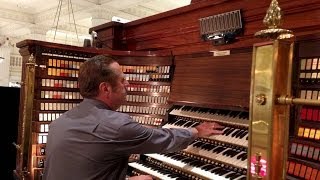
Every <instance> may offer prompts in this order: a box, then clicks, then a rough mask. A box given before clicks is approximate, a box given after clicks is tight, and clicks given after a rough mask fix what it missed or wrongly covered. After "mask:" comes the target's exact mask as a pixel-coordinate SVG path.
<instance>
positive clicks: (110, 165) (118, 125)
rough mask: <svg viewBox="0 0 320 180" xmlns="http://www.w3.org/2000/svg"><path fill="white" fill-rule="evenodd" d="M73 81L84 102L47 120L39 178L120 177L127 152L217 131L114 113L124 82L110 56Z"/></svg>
mask: <svg viewBox="0 0 320 180" xmlns="http://www.w3.org/2000/svg"><path fill="white" fill-rule="evenodd" d="M78 80H79V88H80V94H81V95H82V96H83V97H84V100H83V101H82V102H81V103H80V104H79V106H77V107H75V108H73V109H71V110H69V111H67V112H66V113H64V114H63V115H62V116H60V117H59V118H58V119H56V120H55V121H53V122H52V123H51V124H50V130H49V135H48V142H47V145H46V162H45V169H44V180H91V179H98V180H104V179H112V180H118V179H125V177H126V170H127V166H128V157H129V156H130V154H144V153H161V152H172V151H178V150H182V149H184V148H186V147H187V146H188V145H189V144H190V143H191V142H192V141H194V140H195V138H197V137H206V136H210V135H213V134H220V133H221V131H218V130H216V128H219V127H220V126H219V125H218V124H215V123H203V124H201V125H199V126H197V127H195V128H191V129H161V128H157V129H156V128H147V127H145V126H142V125H141V124H139V123H137V122H135V121H134V120H132V118H131V117H130V116H129V115H127V114H124V113H120V112H117V111H115V110H116V109H118V108H119V107H120V105H121V104H122V103H124V102H125V100H126V87H127V86H128V85H129V83H128V81H126V79H125V77H124V74H123V72H122V71H121V69H120V66H119V64H118V63H117V62H116V61H115V60H114V59H113V58H111V57H106V56H103V55H99V56H95V57H93V58H91V59H89V60H88V61H86V62H85V63H84V64H83V65H82V66H81V67H80V71H79V79H78ZM129 179H131V180H134V179H145V180H147V179H151V177H150V176H147V175H144V176H135V177H130V178H129Z"/></svg>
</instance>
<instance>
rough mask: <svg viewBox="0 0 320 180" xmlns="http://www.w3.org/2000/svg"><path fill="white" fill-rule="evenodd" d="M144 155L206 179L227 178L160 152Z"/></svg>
mask: <svg viewBox="0 0 320 180" xmlns="http://www.w3.org/2000/svg"><path fill="white" fill-rule="evenodd" d="M145 155H146V156H149V157H152V158H154V159H156V160H159V161H163V162H166V163H168V164H170V165H173V166H177V167H179V168H182V169H184V170H186V171H190V172H193V173H195V174H197V175H199V176H203V177H205V178H208V179H219V180H225V179H227V178H225V177H222V176H219V175H217V174H214V173H212V172H209V171H206V170H203V169H201V168H198V167H194V166H190V165H188V164H187V163H184V162H181V161H177V160H175V159H173V158H170V157H167V156H165V155H161V154H145Z"/></svg>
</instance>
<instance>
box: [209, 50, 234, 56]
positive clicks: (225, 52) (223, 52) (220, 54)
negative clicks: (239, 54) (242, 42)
mask: <svg viewBox="0 0 320 180" xmlns="http://www.w3.org/2000/svg"><path fill="white" fill-rule="evenodd" d="M212 52H213V56H228V55H230V50H224V51H212Z"/></svg>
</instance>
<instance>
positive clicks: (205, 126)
mask: <svg viewBox="0 0 320 180" xmlns="http://www.w3.org/2000/svg"><path fill="white" fill-rule="evenodd" d="M223 128H224V126H221V125H220V124H218V123H215V122H210V123H209V122H204V123H201V124H200V125H198V126H196V127H195V129H197V131H198V137H209V136H211V135H219V134H222V133H223V132H222V129H223Z"/></svg>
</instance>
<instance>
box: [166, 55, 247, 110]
mask: <svg viewBox="0 0 320 180" xmlns="http://www.w3.org/2000/svg"><path fill="white" fill-rule="evenodd" d="M251 58H252V53H251V52H248V53H239V54H237V55H230V56H223V57H208V56H206V57H193V58H185V57H177V58H176V60H175V65H176V68H175V74H174V78H173V82H172V86H171V88H172V89H171V95H170V99H169V101H171V102H175V103H182V104H183V103H195V102H196V104H197V105H198V106H199V105H201V106H204V107H208V106H211V107H215V106H219V107H221V106H226V107H243V108H248V107H249V99H250V80H251V78H250V77H251Z"/></svg>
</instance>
